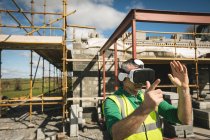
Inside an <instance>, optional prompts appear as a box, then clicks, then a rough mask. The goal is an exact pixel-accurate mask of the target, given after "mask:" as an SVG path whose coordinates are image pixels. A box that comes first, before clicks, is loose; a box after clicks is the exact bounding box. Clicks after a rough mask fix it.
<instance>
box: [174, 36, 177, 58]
mask: <svg viewBox="0 0 210 140" xmlns="http://www.w3.org/2000/svg"><path fill="white" fill-rule="evenodd" d="M176 39H177V34H174V49H175V58H176V57H177V51H176V50H177V49H176Z"/></svg>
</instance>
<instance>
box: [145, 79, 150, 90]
mask: <svg viewBox="0 0 210 140" xmlns="http://www.w3.org/2000/svg"><path fill="white" fill-rule="evenodd" d="M150 85H151V84H150V82H149V81H146V89H149V87H150Z"/></svg>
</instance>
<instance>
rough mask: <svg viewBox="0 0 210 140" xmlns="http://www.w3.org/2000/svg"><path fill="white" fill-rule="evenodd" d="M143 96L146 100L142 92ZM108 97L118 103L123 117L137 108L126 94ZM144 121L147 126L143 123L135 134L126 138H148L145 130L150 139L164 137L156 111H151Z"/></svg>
mask: <svg viewBox="0 0 210 140" xmlns="http://www.w3.org/2000/svg"><path fill="white" fill-rule="evenodd" d="M142 96H143V97H142ZM142 96H141V98H142V100H144V95H143V94H142ZM108 98H110V99H112V100H113V101H114V102H115V103H116V104H117V106H118V108H119V111H120V112H121V115H122V118H125V117H127V116H128V115H129V114H131V113H132V112H133V111H134V110H135V109H134V108H133V106H132V105H131V103H130V101H129V100H128V99H127V97H126V96H125V95H111V96H109V97H108ZM144 123H145V126H144V125H141V126H140V127H139V128H138V130H137V131H136V133H135V134H133V135H131V136H129V137H128V138H126V139H129V140H132V139H139V138H140V139H146V137H145V130H146V132H147V135H148V138H149V140H150V139H153V138H154V139H158V140H159V139H162V133H161V122H160V118H159V115H158V113H157V112H156V111H153V112H151V113H150V114H149V116H148V117H147V118H146V120H145V121H144Z"/></svg>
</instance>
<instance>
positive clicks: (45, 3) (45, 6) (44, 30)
mask: <svg viewBox="0 0 210 140" xmlns="http://www.w3.org/2000/svg"><path fill="white" fill-rule="evenodd" d="M45 24H46V0H44V25H45ZM43 34H44V35H46V29H44V32H43Z"/></svg>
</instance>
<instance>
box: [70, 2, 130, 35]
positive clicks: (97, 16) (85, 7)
mask: <svg viewBox="0 0 210 140" xmlns="http://www.w3.org/2000/svg"><path fill="white" fill-rule="evenodd" d="M71 3H72V5H71V6H70V8H69V11H73V10H74V9H76V10H77V11H76V13H75V14H73V15H70V16H69V18H68V19H69V20H68V21H69V22H70V23H72V24H78V25H87V26H95V27H96V28H97V30H99V31H105V30H110V29H115V28H116V27H117V26H118V25H119V24H120V23H121V21H122V20H123V18H124V17H125V15H126V13H123V12H120V11H117V10H116V9H114V8H112V7H110V6H109V5H106V4H103V3H94V2H93V1H90V0H87V1H83V0H72V1H71ZM109 3H110V1H109Z"/></svg>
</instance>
